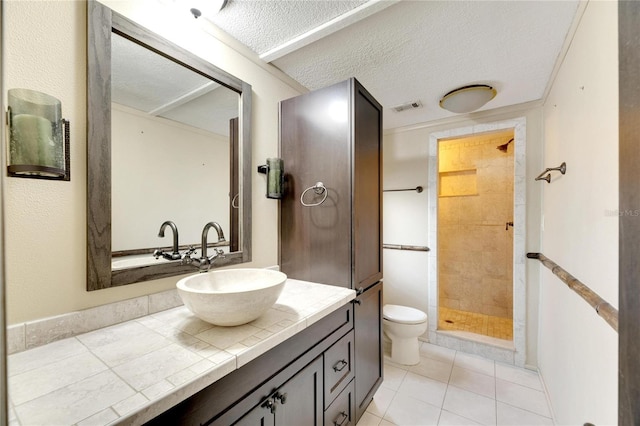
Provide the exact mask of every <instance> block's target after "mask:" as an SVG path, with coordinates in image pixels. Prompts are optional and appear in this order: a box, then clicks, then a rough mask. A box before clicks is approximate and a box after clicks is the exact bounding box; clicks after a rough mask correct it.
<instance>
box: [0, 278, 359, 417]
mask: <svg viewBox="0 0 640 426" xmlns="http://www.w3.org/2000/svg"><path fill="white" fill-rule="evenodd" d="M355 295H356V293H355V291H353V290H350V289H346V288H342V287H334V286H329V285H324V284H316V283H310V282H306V281H298V280H292V279H289V280H287V282H286V284H285V286H284V290H283V292H282V294H281V296H280V298H279V299H278V301H277V302H276V304H275V305H274V306H273V307H272V308H271V309H270V310H269V311H268V312H267V313H266V314H264V315H263V316H261V317H260V318H258V319H257V320H255V321H253V322H250V323H249V324H245V325H241V326H237V327H217V326H214V325H212V324H209V323H206V322H204V321H201V320H199V319H198V318H196V317H195V316H194V315H193V314H192V313H191V312H190V311H189V310H188V309H187V308H186V307H184V306H180V307H178V308H173V309H169V310H166V311H162V312H159V313H156V314H152V315H148V316H145V317H141V318H138V319H135V320H131V321H127V322H124V323H121V324H117V325H114V326H110V327H106V328H102V329H100V330H96V331H92V332H89V333H85V334H81V335H78V336H76V337H72V338H68V339H64V340H59V341H57V342H54V343H49V344H47V345H45V346H40V347H37V348H34V349H30V350H27V351H24V352H19V353H16V354H13V355H10V356H9V357H8V363H9V371H8V373H9V374H8V375H9V402H10V407H9V420H10V421H9V423H10V424H11V425H23V426H32V425H78V426H81V425H106V424H142V423H144V422H146V421H148V420H150V419H152V418H153V417H155V416H157V415H158V414H160V413H162V412H163V411H165V410H167V409H169V408H171V407H172V406H174V405H176V404H178V403H179V402H181V401H183V400H185V399H186V398H188V397H189V396H191V395H193V394H195V393H197V392H198V391H200V390H201V389H203V388H205V387H206V386H208V385H210V384H211V383H213V382H215V381H216V380H218V379H220V378H222V377H224V376H225V375H227V374H229V373H231V372H232V371H234V370H236V369H238V368H240V367H242V366H243V365H245V364H247V363H248V362H249V361H251V360H253V359H254V358H257V357H258V356H259V355H261V354H262V353H264V352H266V351H268V350H269V349H271V348H273V347H274V346H276V345H278V344H280V343H282V342H283V341H285V340H286V339H288V338H289V337H291V336H293V335H295V334H296V333H298V332H300V331H302V330H303V329H305V328H306V327H308V326H310V325H311V324H313V323H314V322H316V321H318V320H320V319H321V318H323V317H325V316H326V315H328V314H330V313H331V312H333V311H335V310H336V309H338V308H339V307H341V306H343V305H345V304H347V303H348V302H349V301H350V300H352V299H353V298H354V297H355Z"/></svg>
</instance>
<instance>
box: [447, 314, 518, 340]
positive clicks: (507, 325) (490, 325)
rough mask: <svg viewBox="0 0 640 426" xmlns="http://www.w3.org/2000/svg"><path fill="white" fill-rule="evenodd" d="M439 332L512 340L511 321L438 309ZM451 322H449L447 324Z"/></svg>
mask: <svg viewBox="0 0 640 426" xmlns="http://www.w3.org/2000/svg"><path fill="white" fill-rule="evenodd" d="M438 313H439V315H438V329H439V330H462V331H470V332H472V333H477V334H483V335H485V336H489V337H495V338H498V339H505V340H513V320H512V319H510V318H502V317H493V316H490V315H483V314H477V313H475V312H466V311H459V310H457V309H449V308H444V307H440V309H439V312H438ZM449 321H451V322H449Z"/></svg>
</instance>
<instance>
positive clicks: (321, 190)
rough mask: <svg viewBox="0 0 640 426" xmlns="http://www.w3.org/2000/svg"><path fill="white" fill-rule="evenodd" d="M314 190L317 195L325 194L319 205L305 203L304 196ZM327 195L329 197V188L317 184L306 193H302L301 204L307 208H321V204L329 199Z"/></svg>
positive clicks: (322, 184) (319, 183) (306, 190)
mask: <svg viewBox="0 0 640 426" xmlns="http://www.w3.org/2000/svg"><path fill="white" fill-rule="evenodd" d="M312 189H313V192H315V193H316V195H321V194H324V196H323V197H322V200H320V201H319V202H317V203H311V204H307V203H305V202H304V194H306V193H307V192H309V191H311V190H312ZM327 195H329V191H327V188H326V187H325V186H324V183H322V182H317V183H316V184H315V185H313V186H310V187H308V188H307V189H305V190H304V191H302V194H300V203H302V205H303V206H305V207H315V206H319V205H320V204H322V203H324V201H325V200H326V199H327Z"/></svg>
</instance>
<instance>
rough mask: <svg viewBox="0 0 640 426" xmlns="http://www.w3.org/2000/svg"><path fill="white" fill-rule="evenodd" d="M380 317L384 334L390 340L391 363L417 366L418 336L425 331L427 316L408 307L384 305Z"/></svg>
mask: <svg viewBox="0 0 640 426" xmlns="http://www.w3.org/2000/svg"><path fill="white" fill-rule="evenodd" d="M382 317H383V318H382V324H383V329H384V332H385V334H386V335H387V337H389V339H390V340H391V361H393V362H395V363H397V364H403V365H415V364H418V363H419V362H420V344H419V342H418V336H420V335H421V334H422V333H424V332H425V331H427V325H428V323H427V314H425V313H424V312H422V311H421V310H419V309H415V308H410V307H408V306H400V305H384V306H383V307H382Z"/></svg>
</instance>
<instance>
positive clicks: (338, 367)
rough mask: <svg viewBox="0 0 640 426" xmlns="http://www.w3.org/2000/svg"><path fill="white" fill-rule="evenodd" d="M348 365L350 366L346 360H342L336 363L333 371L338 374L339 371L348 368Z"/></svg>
mask: <svg viewBox="0 0 640 426" xmlns="http://www.w3.org/2000/svg"><path fill="white" fill-rule="evenodd" d="M347 364H348V363H347V361H345V360H344V359H341V360H340V361H338V362H336V363H335V365H334V366H333V371H335V372H336V373H337V372H338V371H342V370H344V368H345V367H346V366H347Z"/></svg>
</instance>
